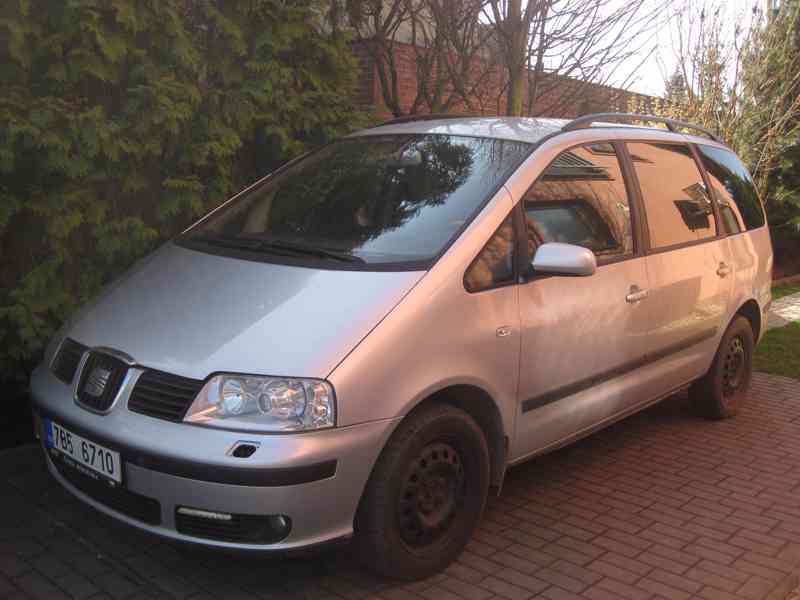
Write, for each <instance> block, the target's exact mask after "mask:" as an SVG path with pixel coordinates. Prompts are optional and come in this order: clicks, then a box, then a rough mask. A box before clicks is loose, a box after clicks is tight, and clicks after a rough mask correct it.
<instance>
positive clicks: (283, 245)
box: [260, 240, 366, 263]
mask: <svg viewBox="0 0 800 600" xmlns="http://www.w3.org/2000/svg"><path fill="white" fill-rule="evenodd" d="M260 248H261V249H263V250H285V251H287V252H294V253H295V254H306V255H309V256H318V257H320V258H331V259H333V260H338V261H342V262H349V263H363V262H366V261H365V260H364V259H363V258H361V257H360V256H355V255H353V254H347V253H346V252H337V251H336V250H328V249H327V248H320V247H319V246H305V245H303V244H296V243H294V242H284V241H267V240H263V241H262V242H261V245H260Z"/></svg>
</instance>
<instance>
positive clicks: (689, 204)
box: [626, 142, 733, 396]
mask: <svg viewBox="0 0 800 600" xmlns="http://www.w3.org/2000/svg"><path fill="white" fill-rule="evenodd" d="M626 145H627V149H628V152H629V154H630V160H631V163H632V165H633V171H634V173H635V176H636V179H637V180H638V183H639V189H640V190H641V202H642V204H643V206H644V209H645V211H644V212H645V215H644V217H645V218H644V222H645V228H644V233H645V237H646V240H647V272H648V277H649V285H650V287H649V289H648V293H647V303H648V308H649V310H650V315H651V322H650V324H649V327H648V343H647V355H648V356H647V367H648V371H646V372H644V373H643V380H642V381H641V382H640V383H641V384H643V385H644V387H643V388H642V390H641V393H642V394H643V395H646V396H656V395H661V394H664V393H666V392H669V391H671V390H673V389H676V388H678V387H680V386H682V385H684V384H686V383H688V382H689V381H691V380H692V379H694V378H696V377H699V376H700V375H702V374H703V373H704V372H705V371H706V370H707V369H708V367H709V365H710V363H711V359H712V357H713V354H714V351H715V350H716V347H717V344H718V342H719V339H720V336H721V335H722V331H723V329H724V327H725V323H724V320H725V317H726V312H727V307H728V304H729V303H730V296H731V291H732V281H733V278H732V277H731V267H730V265H729V260H730V259H729V257H728V252H727V243H726V240H725V239H724V237H723V236H722V235H721V232H719V231H718V227H717V221H718V218H717V211H716V208H715V206H714V203H713V202H712V201H711V198H710V195H709V193H708V191H707V190H706V186H705V183H704V180H703V177H702V175H701V172H700V169H699V168H698V164H697V162H696V160H695V157H694V154H693V152H692V149H691V147H690V146H689V145H688V144H681V143H671V142H670V143H664V142H628V143H627V144H626Z"/></svg>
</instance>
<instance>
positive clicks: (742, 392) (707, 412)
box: [689, 316, 755, 419]
mask: <svg viewBox="0 0 800 600" xmlns="http://www.w3.org/2000/svg"><path fill="white" fill-rule="evenodd" d="M754 345H755V344H754V340H753V329H752V328H751V327H750V322H749V321H748V320H747V319H745V318H744V317H741V316H737V317H736V318H734V320H733V321H732V322H731V324H730V326H729V327H728V330H727V331H726V332H725V335H723V336H722V341H721V342H720V345H719V349H718V350H717V354H716V356H715V357H714V362H713V363H712V364H711V368H710V369H709V370H708V373H706V374H705V375H704V376H703V378H702V379H699V380H698V381H697V382H695V383H694V384H692V387H691V388H690V390H689V392H690V396H691V399H692V402H693V403H694V404H695V406H696V407H697V408H698V410H699V411H700V412H701V413H702V414H703V416H705V417H707V418H710V419H725V418H728V417H732V416H734V415H735V414H736V413H737V412H738V411H739V408H740V407H741V405H742V403H743V402H744V399H745V397H746V395H747V390H748V389H749V388H750V380H751V379H752V376H753V347H754Z"/></svg>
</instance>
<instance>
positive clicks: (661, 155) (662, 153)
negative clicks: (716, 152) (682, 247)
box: [628, 142, 717, 248]
mask: <svg viewBox="0 0 800 600" xmlns="http://www.w3.org/2000/svg"><path fill="white" fill-rule="evenodd" d="M628 150H629V151H630V154H631V160H632V161H633V166H634V169H635V170H636V176H637V178H638V179H639V185H640V187H641V190H642V200H643V201H644V207H645V211H646V212H647V229H648V232H649V233H650V246H651V247H652V248H667V247H670V246H676V245H679V244H687V243H691V242H696V241H697V240H703V239H707V238H712V237H714V236H716V235H717V226H716V220H715V218H714V207H713V205H712V203H711V199H710V198H709V196H708V194H707V193H706V189H705V185H704V184H703V177H702V175H701V174H700V169H699V168H698V166H697V163H696V162H695V160H694V157H693V156H692V152H691V150H690V149H689V147H688V146H684V145H682V144H659V143H644V142H637V143H628Z"/></svg>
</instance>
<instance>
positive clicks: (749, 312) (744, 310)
mask: <svg viewBox="0 0 800 600" xmlns="http://www.w3.org/2000/svg"><path fill="white" fill-rule="evenodd" d="M738 316H742V317H744V318H745V319H747V320H748V321H749V322H750V327H751V329H752V330H753V339H754V340H756V342H757V341H758V340H759V338H760V337H761V326H762V323H761V308H760V307H759V306H758V302H756V301H755V300H754V299H752V298H750V299H749V300H747V301H746V302H745V303H744V304H742V305H741V306H740V307H739V310H737V311H736V313H735V314H734V315H733V318H731V321H733V319H735V318H736V317H738Z"/></svg>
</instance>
